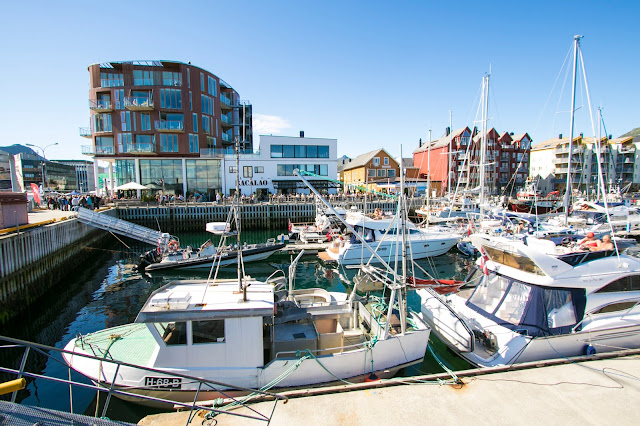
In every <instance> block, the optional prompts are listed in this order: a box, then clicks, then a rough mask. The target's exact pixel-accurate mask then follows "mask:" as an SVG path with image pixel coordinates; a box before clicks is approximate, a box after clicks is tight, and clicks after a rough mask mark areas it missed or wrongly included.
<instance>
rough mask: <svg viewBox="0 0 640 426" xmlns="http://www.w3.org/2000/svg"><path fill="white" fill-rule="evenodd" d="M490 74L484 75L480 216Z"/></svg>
mask: <svg viewBox="0 0 640 426" xmlns="http://www.w3.org/2000/svg"><path fill="white" fill-rule="evenodd" d="M489 76H490V74H487V75H485V76H484V77H483V84H482V88H483V96H482V98H483V101H484V105H483V106H482V138H481V140H480V216H482V215H483V214H484V186H485V162H486V161H487V120H488V114H489Z"/></svg>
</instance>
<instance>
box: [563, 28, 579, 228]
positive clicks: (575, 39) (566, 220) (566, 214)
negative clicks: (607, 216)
mask: <svg viewBox="0 0 640 426" xmlns="http://www.w3.org/2000/svg"><path fill="white" fill-rule="evenodd" d="M581 38H582V36H581V35H575V36H573V85H572V86H571V121H570V124H569V159H568V163H567V185H566V188H565V191H564V224H565V226H566V225H567V224H568V223H569V203H570V202H571V195H572V192H573V191H572V190H571V163H572V161H571V157H572V156H573V154H572V151H573V126H574V118H575V112H576V80H577V76H578V50H579V49H580V39H581Z"/></svg>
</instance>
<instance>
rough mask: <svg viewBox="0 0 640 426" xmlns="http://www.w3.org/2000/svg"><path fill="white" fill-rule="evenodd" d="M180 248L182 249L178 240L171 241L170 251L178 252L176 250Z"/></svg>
mask: <svg viewBox="0 0 640 426" xmlns="http://www.w3.org/2000/svg"><path fill="white" fill-rule="evenodd" d="M178 247H180V245H179V244H178V242H177V241H176V240H171V241H169V250H171V251H176V250H178Z"/></svg>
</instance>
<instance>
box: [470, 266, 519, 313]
mask: <svg viewBox="0 0 640 426" xmlns="http://www.w3.org/2000/svg"><path fill="white" fill-rule="evenodd" d="M507 287H509V279H508V278H505V277H503V276H501V275H497V274H491V275H489V276H487V277H486V279H484V280H482V281H481V282H480V284H478V286H477V287H476V290H475V291H474V292H473V295H472V296H471V298H470V299H469V302H470V303H472V304H474V305H475V306H477V307H478V308H480V309H482V310H483V311H485V312H488V313H490V314H491V313H493V311H495V309H496V308H497V307H498V304H499V303H500V301H501V300H502V297H503V296H504V292H505V290H506V289H507Z"/></svg>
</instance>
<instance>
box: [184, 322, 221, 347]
mask: <svg viewBox="0 0 640 426" xmlns="http://www.w3.org/2000/svg"><path fill="white" fill-rule="evenodd" d="M191 330H192V333H193V344H194V345H195V344H198V343H222V342H224V320H210V321H193V322H191Z"/></svg>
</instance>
